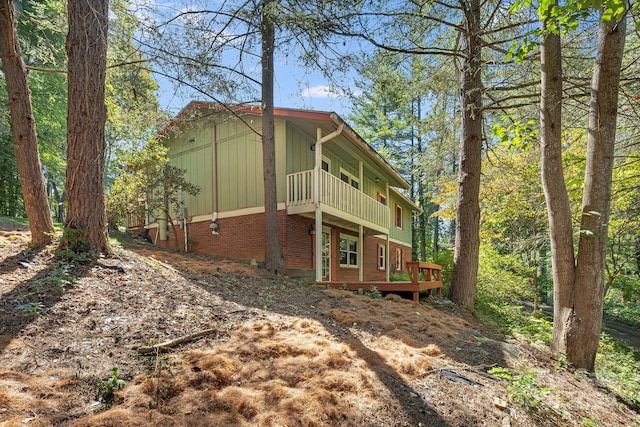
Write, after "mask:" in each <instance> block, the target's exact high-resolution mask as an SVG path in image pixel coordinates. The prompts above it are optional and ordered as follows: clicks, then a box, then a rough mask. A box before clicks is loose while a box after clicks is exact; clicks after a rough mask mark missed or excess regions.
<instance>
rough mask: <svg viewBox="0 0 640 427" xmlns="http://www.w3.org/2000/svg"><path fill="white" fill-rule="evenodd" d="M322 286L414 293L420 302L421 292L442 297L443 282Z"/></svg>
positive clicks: (381, 282)
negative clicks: (434, 293) (433, 293)
mask: <svg viewBox="0 0 640 427" xmlns="http://www.w3.org/2000/svg"><path fill="white" fill-rule="evenodd" d="M319 284H321V285H327V286H331V287H332V288H334V289H345V290H349V291H358V290H360V289H362V290H363V291H365V292H366V291H370V290H372V289H373V288H376V289H377V290H379V291H381V292H394V291H395V292H412V293H413V300H414V301H416V302H418V300H419V298H420V292H424V291H427V295H431V292H432V291H435V292H436V294H437V295H438V296H441V295H442V282H437V281H431V282H422V281H420V282H418V283H414V282H411V281H397V282H385V281H365V282H320V283H319Z"/></svg>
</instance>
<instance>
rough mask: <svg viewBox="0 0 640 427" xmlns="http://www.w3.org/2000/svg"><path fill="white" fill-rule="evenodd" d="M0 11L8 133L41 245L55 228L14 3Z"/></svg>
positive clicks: (3, 4) (4, 1)
mask: <svg viewBox="0 0 640 427" xmlns="http://www.w3.org/2000/svg"><path fill="white" fill-rule="evenodd" d="M0 8H1V9H0V57H1V59H2V71H3V72H4V78H5V83H6V86H7V93H8V94H9V112H10V115H11V133H12V135H13V149H14V152H15V154H16V163H17V167H18V173H19V175H20V185H21V187H22V198H23V200H24V205H25V209H26V211H27V218H28V219H29V228H30V229H31V243H32V244H33V245H35V246H44V245H47V244H49V243H51V241H52V239H53V234H54V229H53V221H52V219H51V210H50V208H49V200H48V198H47V191H46V187H45V183H44V177H43V175H42V166H41V164H40V153H39V152H38V136H37V132H36V122H35V119H34V117H33V111H32V108H31V91H30V90H29V86H28V84H27V72H26V68H25V64H24V61H23V60H22V52H21V50H20V44H19V43H18V33H17V31H16V21H15V10H14V8H13V3H12V2H11V1H10V0H2V1H1V2H0Z"/></svg>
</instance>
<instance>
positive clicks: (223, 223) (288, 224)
mask: <svg viewBox="0 0 640 427" xmlns="http://www.w3.org/2000/svg"><path fill="white" fill-rule="evenodd" d="M210 223H211V221H201V222H194V223H191V224H189V225H188V232H189V251H192V252H197V253H203V254H208V255H213V256H219V257H224V258H231V259H238V260H245V261H250V260H252V259H255V260H257V261H264V258H265V253H264V247H265V226H264V214H263V213H258V214H251V215H242V216H236V217H231V218H220V219H218V221H217V223H218V225H219V228H218V234H217V235H213V234H211V228H209V224H210ZM312 224H313V220H312V219H308V218H304V217H301V216H299V215H286V213H285V211H284V210H283V211H278V229H279V233H280V244H281V246H282V252H283V254H284V256H285V266H286V267H287V268H296V269H310V268H312V267H311V265H312V264H311V263H312V236H311V234H310V230H311V229H312ZM176 231H177V234H178V236H177V239H176V236H175V234H174V232H173V229H172V228H171V227H169V239H168V240H165V241H162V240H158V241H157V244H158V245H160V246H163V247H167V248H171V249H180V250H182V249H184V230H183V229H182V228H180V227H177V226H176ZM150 234H151V236H155V229H152V230H150Z"/></svg>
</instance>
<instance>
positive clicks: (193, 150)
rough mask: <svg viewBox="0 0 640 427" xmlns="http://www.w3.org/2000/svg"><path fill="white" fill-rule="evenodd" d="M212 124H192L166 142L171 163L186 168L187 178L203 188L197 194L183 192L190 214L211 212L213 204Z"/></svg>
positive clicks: (168, 138)
mask: <svg viewBox="0 0 640 427" xmlns="http://www.w3.org/2000/svg"><path fill="white" fill-rule="evenodd" d="M209 123H210V122H208V121H206V120H201V121H199V122H196V123H193V124H190V125H189V126H188V127H185V129H183V130H181V131H179V132H178V133H175V134H172V135H170V136H169V137H167V138H166V139H165V140H164V141H163V142H164V144H165V145H166V146H167V147H169V158H170V164H171V165H172V166H175V167H178V168H180V169H183V170H185V178H186V179H187V180H188V181H189V182H191V183H192V184H195V185H197V186H198V187H200V193H198V195H197V196H195V197H194V196H189V195H187V194H182V195H181V198H182V199H183V200H184V205H185V206H186V207H187V209H188V210H189V215H191V216H195V215H204V214H208V213H211V211H212V206H213V202H212V200H213V197H212V168H211V158H212V157H211V156H212V130H211V125H210V124H209ZM173 214H175V212H174V213H173Z"/></svg>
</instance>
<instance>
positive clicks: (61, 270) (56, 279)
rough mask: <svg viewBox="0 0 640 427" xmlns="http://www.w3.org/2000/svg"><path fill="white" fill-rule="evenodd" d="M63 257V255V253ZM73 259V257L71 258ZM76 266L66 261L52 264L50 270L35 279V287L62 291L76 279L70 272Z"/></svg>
mask: <svg viewBox="0 0 640 427" xmlns="http://www.w3.org/2000/svg"><path fill="white" fill-rule="evenodd" d="M63 258H64V255H63ZM72 259H75V258H72ZM75 267H76V266H75V265H74V264H72V263H69V262H68V261H61V262H57V263H55V264H54V266H53V268H52V270H51V272H50V273H49V274H48V275H47V276H46V277H43V278H40V279H38V280H37V281H36V288H38V289H40V288H47V287H51V288H54V289H55V290H56V291H58V292H59V293H64V291H65V290H66V288H67V286H72V285H73V284H74V283H76V281H77V280H78V279H77V278H76V277H75V276H74V275H73V274H72V272H73V271H74V268H75Z"/></svg>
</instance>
